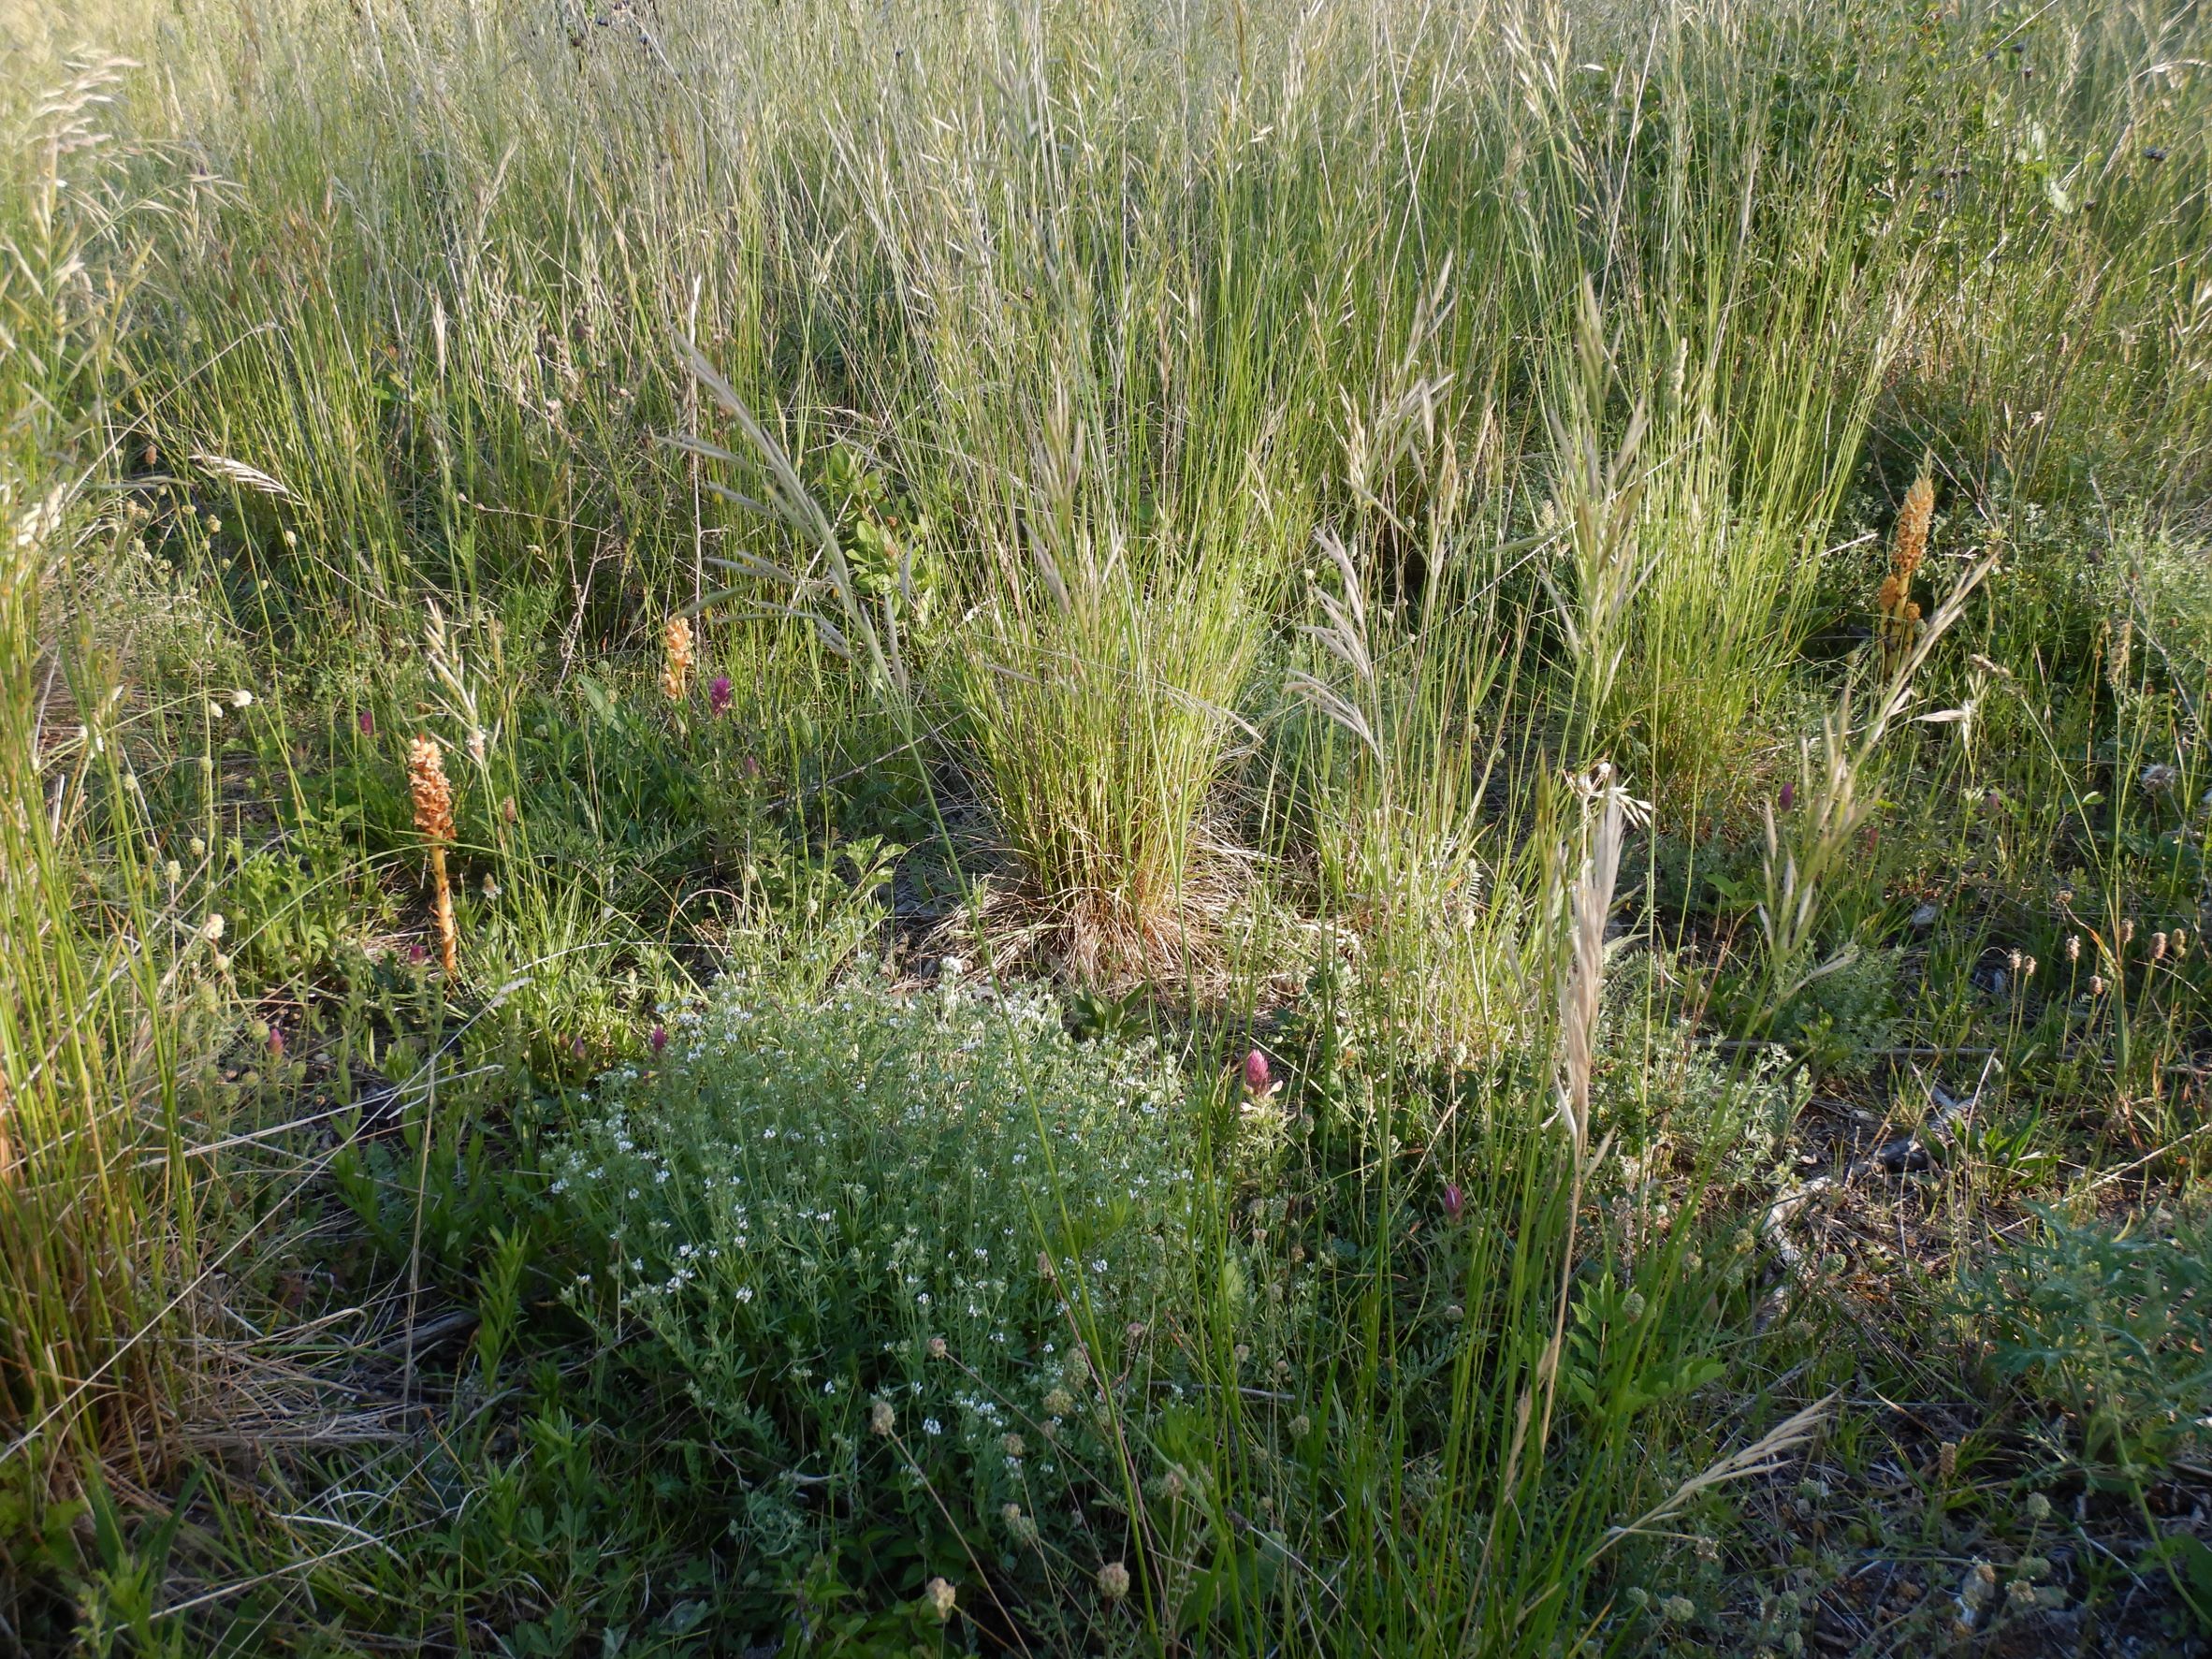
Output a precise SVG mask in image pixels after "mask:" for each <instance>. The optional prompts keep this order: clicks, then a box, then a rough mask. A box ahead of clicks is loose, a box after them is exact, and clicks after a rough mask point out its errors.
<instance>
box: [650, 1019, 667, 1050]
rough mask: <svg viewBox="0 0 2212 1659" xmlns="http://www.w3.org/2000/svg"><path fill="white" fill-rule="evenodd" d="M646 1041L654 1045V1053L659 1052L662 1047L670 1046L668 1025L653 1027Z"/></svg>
mask: <svg viewBox="0 0 2212 1659" xmlns="http://www.w3.org/2000/svg"><path fill="white" fill-rule="evenodd" d="M646 1041H647V1042H648V1043H649V1044H651V1045H652V1050H653V1053H655V1054H659V1053H660V1052H661V1051H662V1049H664V1048H666V1047H667V1046H668V1027H667V1026H654V1027H653V1033H652V1035H651V1036H650V1037H648V1038H647V1039H646Z"/></svg>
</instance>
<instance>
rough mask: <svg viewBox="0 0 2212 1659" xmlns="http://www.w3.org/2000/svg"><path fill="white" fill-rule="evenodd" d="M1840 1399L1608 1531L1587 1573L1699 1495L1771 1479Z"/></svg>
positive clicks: (1823, 1402)
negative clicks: (1738, 1482)
mask: <svg viewBox="0 0 2212 1659" xmlns="http://www.w3.org/2000/svg"><path fill="white" fill-rule="evenodd" d="M1838 1398H1839V1395H1838V1394H1832V1393H1831V1394H1825V1395H1823V1396H1822V1397H1821V1398H1820V1399H1818V1400H1815V1401H1814V1402H1813V1403H1812V1404H1810V1405H1808V1406H1806V1407H1805V1408H1804V1409H1803V1410H1801V1411H1797V1412H1793V1413H1792V1414H1791V1415H1790V1416H1788V1417H1786V1418H1784V1419H1783V1420H1782V1421H1780V1422H1779V1423H1776V1424H1775V1425H1774V1427H1772V1428H1771V1429H1768V1431H1767V1432H1766V1433H1764V1434H1762V1435H1760V1436H1759V1437H1758V1438H1757V1439H1756V1440H1754V1441H1753V1442H1752V1443H1751V1444H1750V1445H1749V1446H1747V1447H1744V1448H1742V1449H1741V1450H1739V1451H1732V1452H1730V1453H1729V1454H1728V1455H1727V1456H1726V1457H1724V1458H1721V1459H1718V1460H1716V1461H1715V1462H1713V1463H1709V1464H1707V1465H1706V1467H1704V1468H1703V1469H1700V1470H1699V1471H1698V1472H1697V1473H1696V1474H1695V1475H1693V1476H1691V1477H1689V1479H1687V1480H1685V1481H1683V1482H1682V1483H1681V1485H1680V1486H1678V1487H1676V1488H1675V1489H1674V1491H1673V1492H1670V1493H1669V1494H1668V1495H1667V1496H1666V1498H1664V1499H1662V1500H1661V1501H1660V1502H1659V1503H1658V1504H1656V1505H1654V1506H1652V1508H1650V1509H1647V1510H1645V1511H1644V1512H1643V1513H1642V1514H1641V1515H1639V1516H1637V1518H1636V1519H1635V1520H1634V1521H1630V1522H1629V1523H1628V1524H1627V1525H1626V1526H1616V1527H1609V1528H1608V1529H1607V1531H1606V1535H1605V1536H1604V1538H1602V1539H1601V1540H1600V1541H1599V1543H1598V1546H1597V1548H1596V1549H1594V1550H1592V1551H1591V1552H1590V1553H1589V1554H1588V1555H1586V1556H1584V1557H1583V1558H1582V1566H1583V1568H1584V1570H1587V1569H1588V1568H1590V1567H1591V1566H1593V1565H1594V1564H1596V1561H1597V1559H1598V1557H1599V1556H1601V1555H1603V1554H1604V1553H1605V1552H1606V1551H1607V1550H1610V1549H1611V1548H1612V1547H1613V1546H1614V1545H1615V1544H1618V1543H1619V1542H1620V1541H1621V1540H1622V1539H1623V1538H1627V1537H1633V1536H1635V1535H1637V1533H1641V1532H1648V1531H1650V1530H1651V1529H1652V1527H1655V1526H1657V1525H1658V1524H1659V1523H1660V1522H1662V1521H1668V1520H1671V1519H1672V1518H1673V1517H1675V1516H1677V1515H1679V1514H1681V1512H1682V1510H1683V1508H1685V1507H1686V1506H1688V1505H1689V1504H1690V1503H1691V1502H1692V1501H1693V1500H1694V1499H1695V1497H1696V1496H1697V1494H1698V1493H1700V1492H1710V1491H1711V1490H1712V1488H1714V1487H1716V1486H1724V1485H1725V1484H1727V1483H1728V1482H1729V1481H1731V1480H1748V1479H1751V1478H1752V1477H1754V1476H1759V1475H1771V1474H1772V1473H1773V1472H1774V1471H1775V1470H1777V1469H1779V1468H1780V1467H1782V1460H1783V1455H1784V1454H1785V1453H1788V1452H1792V1451H1795V1450H1796V1449H1797V1448H1798V1447H1800V1446H1802V1445H1804V1444H1805V1442H1806V1441H1808V1440H1810V1439H1812V1435H1813V1433H1814V1431H1815V1430H1817V1429H1818V1428H1819V1427H1820V1425H1821V1424H1822V1423H1823V1422H1825V1421H1826V1419H1827V1416H1828V1413H1829V1412H1831V1411H1833V1410H1834V1409H1835V1405H1836V1401H1837V1399H1838Z"/></svg>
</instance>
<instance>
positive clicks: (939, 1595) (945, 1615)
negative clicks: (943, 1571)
mask: <svg viewBox="0 0 2212 1659" xmlns="http://www.w3.org/2000/svg"><path fill="white" fill-rule="evenodd" d="M922 1594H924V1596H926V1597H928V1599H929V1610H930V1611H931V1612H933V1613H935V1614H936V1615H937V1619H938V1623H940V1624H942V1623H944V1622H945V1621H946V1620H947V1619H950V1618H951V1617H952V1616H953V1601H954V1599H955V1597H956V1595H957V1593H956V1592H955V1591H954V1590H953V1587H952V1585H950V1584H948V1583H946V1582H945V1580H944V1579H930V1580H929V1582H928V1583H927V1584H925V1585H924V1586H923V1588H922Z"/></svg>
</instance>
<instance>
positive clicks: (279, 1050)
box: [269, 1026, 284, 1060]
mask: <svg viewBox="0 0 2212 1659" xmlns="http://www.w3.org/2000/svg"><path fill="white" fill-rule="evenodd" d="M269 1058H270V1059H272V1060H281V1059H283V1058H284V1027H283V1026H269Z"/></svg>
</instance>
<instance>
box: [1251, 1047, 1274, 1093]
mask: <svg viewBox="0 0 2212 1659" xmlns="http://www.w3.org/2000/svg"><path fill="white" fill-rule="evenodd" d="M1244 1086H1245V1087H1246V1088H1247V1089H1249V1090H1251V1091H1252V1093H1253V1094H1255V1095H1264V1094H1266V1093H1267V1092H1268V1091H1269V1090H1271V1089H1273V1087H1274V1086H1275V1079H1274V1073H1273V1072H1272V1071H1270V1070H1268V1065H1267V1056H1266V1055H1264V1054H1262V1053H1260V1052H1259V1050H1258V1049H1254V1050H1253V1051H1252V1052H1251V1053H1250V1054H1248V1055H1245V1056H1244Z"/></svg>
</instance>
